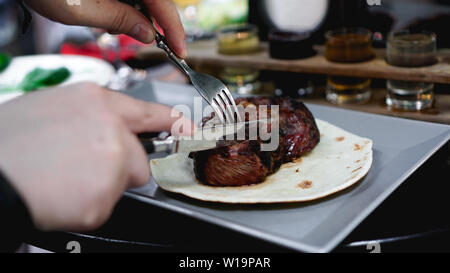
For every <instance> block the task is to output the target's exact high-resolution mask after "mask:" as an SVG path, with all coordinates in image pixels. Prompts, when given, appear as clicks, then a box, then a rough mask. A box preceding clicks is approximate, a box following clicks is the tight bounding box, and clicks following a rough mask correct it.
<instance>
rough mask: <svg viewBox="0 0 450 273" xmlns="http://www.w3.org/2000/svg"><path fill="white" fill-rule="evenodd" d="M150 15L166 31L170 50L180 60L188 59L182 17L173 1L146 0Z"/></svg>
mask: <svg viewBox="0 0 450 273" xmlns="http://www.w3.org/2000/svg"><path fill="white" fill-rule="evenodd" d="M144 3H145V4H146V6H147V9H148V11H149V13H150V15H151V16H152V17H153V18H155V19H156V22H157V23H158V25H159V26H160V27H161V28H162V29H163V30H164V35H165V36H166V38H167V41H168V43H169V46H170V48H171V49H172V50H173V51H174V52H175V54H177V55H178V56H179V57H180V58H182V59H185V58H186V57H187V47H186V35H185V33H184V29H183V25H182V24H181V20H180V16H179V14H178V11H177V9H176V7H175V4H174V3H173V1H171V0H144Z"/></svg>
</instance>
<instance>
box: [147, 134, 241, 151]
mask: <svg viewBox="0 0 450 273" xmlns="http://www.w3.org/2000/svg"><path fill="white" fill-rule="evenodd" d="M139 139H140V141H141V143H142V145H143V146H144V148H145V151H146V152H147V154H153V153H168V154H174V153H190V152H199V151H206V150H211V149H215V148H219V147H224V146H229V145H232V144H234V143H236V142H235V141H230V140H195V139H184V138H177V137H173V136H170V137H167V138H165V139H159V138H151V139H145V138H142V137H141V138H139Z"/></svg>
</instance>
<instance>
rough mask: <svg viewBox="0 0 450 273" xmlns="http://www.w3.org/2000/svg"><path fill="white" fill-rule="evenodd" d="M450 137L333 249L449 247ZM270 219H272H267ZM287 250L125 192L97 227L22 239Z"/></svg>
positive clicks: (54, 244) (120, 246)
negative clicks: (370, 244) (375, 245)
mask: <svg viewBox="0 0 450 273" xmlns="http://www.w3.org/2000/svg"><path fill="white" fill-rule="evenodd" d="M449 177H450V142H449V143H447V144H446V145H445V146H443V147H442V148H441V149H440V150H439V151H438V152H437V153H436V154H434V155H433V156H432V157H431V158H430V159H429V160H428V161H427V162H426V163H425V164H424V165H422V166H421V167H420V168H419V169H418V170H417V171H416V172H415V173H414V174H413V175H412V176H411V177H409V178H408V179H407V180H406V181H405V182H404V183H403V184H402V186H400V187H399V188H398V189H397V190H396V191H395V192H394V193H393V194H392V195H391V196H390V197H389V198H388V199H386V200H385V201H384V202H383V203H382V204H381V205H380V206H379V207H378V208H377V209H376V210H375V211H374V212H373V213H372V214H371V215H370V216H369V217H368V218H366V219H365V220H364V221H363V222H362V223H361V224H360V225H359V226H358V227H357V228H356V229H355V230H354V231H353V232H352V233H351V234H350V235H349V236H348V237H347V238H346V239H345V240H344V242H342V243H341V244H340V245H339V246H338V247H337V248H336V249H335V250H334V251H335V252H366V253H367V252H370V251H371V248H370V249H368V246H367V243H368V242H370V241H378V242H379V243H380V247H381V249H380V250H381V252H427V251H431V252H440V251H445V252H449V251H450V217H449V216H448V215H449V214H448V208H450V198H448V194H449V193H450V181H449ZM269 221H270V219H269ZM70 241H77V242H79V243H80V246H81V251H82V252H231V253H236V252H257V253H261V252H289V251H290V250H289V249H286V248H284V247H279V246H277V245H274V244H272V243H267V242H264V241H261V240H257V239H254V238H251V237H249V236H246V235H243V234H240V233H237V232H234V231H230V230H227V229H224V228H222V227H219V226H215V225H212V224H209V223H205V222H202V221H199V220H196V219H192V218H190V217H187V216H184V215H180V214H177V213H175V212H172V211H168V210H165V209H161V208H157V207H154V206H151V205H149V204H145V203H141V202H139V201H136V200H134V199H131V198H128V197H123V198H122V199H121V200H120V202H119V203H118V205H117V206H116V208H115V210H114V212H113V215H112V217H111V218H110V220H109V221H108V222H107V223H106V224H105V225H104V226H103V227H102V228H100V229H99V230H97V231H95V232H92V233H86V234H74V233H64V232H50V233H46V232H40V231H34V232H33V233H32V234H30V236H29V237H28V238H26V242H27V243H29V244H31V245H34V246H37V247H40V248H43V249H46V250H50V251H55V252H70V251H69V250H67V249H66V247H67V243H68V242H70Z"/></svg>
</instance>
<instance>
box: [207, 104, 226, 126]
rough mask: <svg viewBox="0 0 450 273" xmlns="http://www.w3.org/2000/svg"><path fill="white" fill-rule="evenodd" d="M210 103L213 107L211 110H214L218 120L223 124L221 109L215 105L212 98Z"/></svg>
mask: <svg viewBox="0 0 450 273" xmlns="http://www.w3.org/2000/svg"><path fill="white" fill-rule="evenodd" d="M210 105H211V107H212V108H213V110H214V112H215V113H216V115H217V116H218V117H219V119H220V122H221V123H222V124H225V120H224V118H223V113H222V111H221V110H220V108H219V107H218V106H217V104H216V102H215V101H214V100H212V101H211V103H210Z"/></svg>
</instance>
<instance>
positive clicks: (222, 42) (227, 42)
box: [217, 24, 260, 55]
mask: <svg viewBox="0 0 450 273" xmlns="http://www.w3.org/2000/svg"><path fill="white" fill-rule="evenodd" d="M217 39H218V44H219V45H218V48H219V53H220V54H225V55H238V54H246V53H252V52H256V51H258V50H259V49H260V45H259V43H260V41H259V36H258V27H256V26H255V25H251V24H241V25H228V26H225V27H223V28H221V29H219V31H218V33H217Z"/></svg>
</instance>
